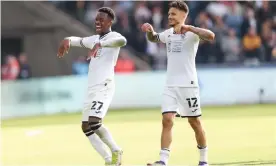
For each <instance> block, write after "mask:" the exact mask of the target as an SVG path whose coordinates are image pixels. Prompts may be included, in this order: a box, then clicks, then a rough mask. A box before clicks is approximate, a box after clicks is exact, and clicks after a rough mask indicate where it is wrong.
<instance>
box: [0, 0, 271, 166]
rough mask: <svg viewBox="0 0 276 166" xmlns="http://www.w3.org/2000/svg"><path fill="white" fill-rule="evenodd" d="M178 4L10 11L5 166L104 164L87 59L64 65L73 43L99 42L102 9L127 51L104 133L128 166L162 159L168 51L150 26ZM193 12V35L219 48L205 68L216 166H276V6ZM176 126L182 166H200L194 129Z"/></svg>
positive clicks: (201, 65)
mask: <svg viewBox="0 0 276 166" xmlns="http://www.w3.org/2000/svg"><path fill="white" fill-rule="evenodd" d="M168 3H169V2H167V1H166V2H162V1H143V2H138V1H112V2H109V1H98V2H97V1H93V2H92V1H45V2H27V1H26V2H23V1H22V2H1V120H2V127H1V131H2V139H1V140H2V146H1V147H2V148H1V149H2V153H1V158H2V160H1V161H2V164H3V165H77V166H79V165H101V164H102V161H101V158H100V157H99V156H98V155H97V154H96V153H95V152H94V150H93V149H92V148H91V147H90V145H89V142H88V141H87V140H86V138H85V137H84V136H83V134H82V132H81V128H80V118H81V116H80V111H81V108H82V102H83V98H84V93H85V90H86V88H85V87H86V81H87V76H86V74H87V70H88V62H87V61H85V56H86V55H87V54H88V51H87V50H84V49H80V48H74V49H71V50H70V53H69V54H68V55H67V56H66V57H65V58H64V59H58V58H56V52H57V48H58V45H59V42H60V40H62V39H63V38H64V37H66V36H89V35H93V34H94V31H93V29H94V27H93V24H94V23H93V20H94V18H95V13H96V11H97V8H99V7H102V6H110V7H112V8H113V9H114V11H115V12H116V15H117V19H116V23H115V24H114V27H113V30H115V31H118V32H120V33H122V34H123V35H124V36H126V38H127V40H128V45H127V46H126V47H124V48H123V49H122V50H121V52H120V58H119V60H118V63H117V66H116V67H115V70H116V93H115V97H114V100H113V102H112V104H111V108H112V109H111V110H110V112H109V114H108V116H107V117H106V119H105V123H106V124H107V126H108V127H109V128H110V130H111V131H112V133H114V137H115V138H116V140H117V141H118V142H119V143H120V144H121V145H122V147H123V148H124V151H125V156H124V161H125V165H144V164H145V163H146V162H148V161H152V160H154V159H156V158H157V157H158V151H159V134H160V129H161V125H160V120H161V116H160V110H159V109H160V105H161V102H162V95H161V94H162V90H163V86H164V83H165V69H166V50H165V46H164V45H163V44H154V43H149V42H147V40H146V36H145V34H143V33H141V32H140V31H139V27H140V26H141V24H142V23H144V22H150V23H152V24H153V26H154V27H155V29H156V31H158V32H159V31H162V30H164V29H166V28H167V12H168V8H167V5H168ZM187 3H188V5H189V7H190V15H189V17H188V20H187V24H192V25H195V26H199V27H203V28H209V29H211V30H212V31H214V32H215V34H216V40H215V41H214V42H212V43H206V42H201V43H200V46H199V50H198V54H197V58H196V62H197V69H198V75H199V80H200V87H201V100H202V105H203V112H204V116H203V119H204V123H205V124H206V129H207V131H208V137H209V147H210V162H211V164H212V165H245V164H254V165H276V158H275V156H276V105H275V103H276V77H275V73H276V15H275V13H276V10H275V9H276V2H272V1H243V2H236V1H231V2H230V1H215V2H214V1H188V2H187ZM126 126H127V128H126ZM175 127H176V128H175V130H174V134H175V136H176V137H175V138H174V143H173V147H172V149H173V153H172V159H171V164H172V165H195V164H196V163H197V162H196V161H197V159H198V158H197V157H198V156H197V152H196V148H195V141H194V139H193V133H192V131H191V130H190V128H189V126H188V124H187V123H186V120H185V119H177V120H176V126H175ZM183 140H184V141H183ZM145 147H146V149H147V153H145Z"/></svg>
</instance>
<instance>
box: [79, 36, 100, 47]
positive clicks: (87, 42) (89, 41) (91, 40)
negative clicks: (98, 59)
mask: <svg viewBox="0 0 276 166" xmlns="http://www.w3.org/2000/svg"><path fill="white" fill-rule="evenodd" d="M97 42H98V38H97V37H96V36H89V37H84V38H82V39H81V41H80V45H81V46H82V47H84V48H89V49H92V48H93V47H94V45H95V44H96V43H97Z"/></svg>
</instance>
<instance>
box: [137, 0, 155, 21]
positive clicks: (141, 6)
mask: <svg viewBox="0 0 276 166" xmlns="http://www.w3.org/2000/svg"><path fill="white" fill-rule="evenodd" d="M134 12H135V13H134V17H135V21H136V22H137V23H138V24H142V23H144V22H149V21H150V19H151V16H152V13H151V11H150V10H149V8H148V7H147V6H146V3H145V2H144V1H136V6H135V10H134Z"/></svg>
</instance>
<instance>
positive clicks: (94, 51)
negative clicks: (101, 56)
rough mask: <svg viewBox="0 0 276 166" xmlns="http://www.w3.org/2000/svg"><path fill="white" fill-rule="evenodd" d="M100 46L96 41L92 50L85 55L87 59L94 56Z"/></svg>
mask: <svg viewBox="0 0 276 166" xmlns="http://www.w3.org/2000/svg"><path fill="white" fill-rule="evenodd" d="M100 48H101V44H100V43H96V44H95V45H94V47H93V48H92V50H90V51H89V55H88V57H87V60H88V59H90V58H91V57H95V56H96V55H97V52H98V50H99V49H100Z"/></svg>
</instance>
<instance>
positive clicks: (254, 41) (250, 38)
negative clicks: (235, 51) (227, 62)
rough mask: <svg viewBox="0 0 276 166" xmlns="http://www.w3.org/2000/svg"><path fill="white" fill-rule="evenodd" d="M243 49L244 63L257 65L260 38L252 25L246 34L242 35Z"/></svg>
mask: <svg viewBox="0 0 276 166" xmlns="http://www.w3.org/2000/svg"><path fill="white" fill-rule="evenodd" d="M243 49H244V50H243V51H244V57H245V61H244V63H245V65H259V62H260V53H261V52H260V49H261V38H260V36H259V35H258V34H257V33H256V29H255V28H254V27H250V28H249V29H248V32H247V34H246V35H245V36H244V37H243Z"/></svg>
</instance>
